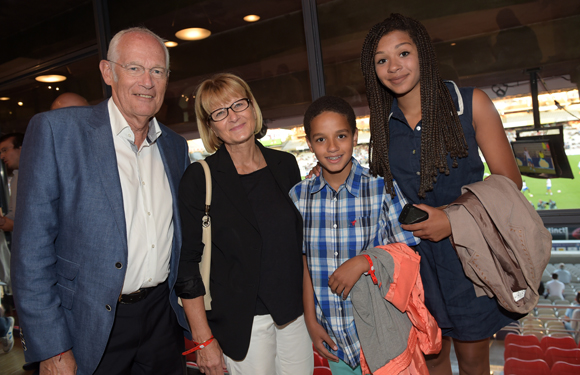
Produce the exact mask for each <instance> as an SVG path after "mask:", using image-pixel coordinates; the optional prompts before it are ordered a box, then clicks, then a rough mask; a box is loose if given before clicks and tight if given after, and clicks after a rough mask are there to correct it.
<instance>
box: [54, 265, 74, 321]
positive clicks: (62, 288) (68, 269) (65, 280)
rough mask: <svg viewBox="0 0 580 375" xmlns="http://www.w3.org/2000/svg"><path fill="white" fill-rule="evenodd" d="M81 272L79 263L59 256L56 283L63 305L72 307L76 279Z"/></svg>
mask: <svg viewBox="0 0 580 375" xmlns="http://www.w3.org/2000/svg"><path fill="white" fill-rule="evenodd" d="M78 273H79V264H77V263H74V262H71V261H68V260H66V259H64V258H61V257H58V256H57V261H56V276H57V281H56V285H57V286H58V294H59V296H60V301H61V305H62V307H64V308H65V309H69V310H70V309H71V308H72V304H73V299H74V298H73V297H74V294H75V279H76V277H77V275H78Z"/></svg>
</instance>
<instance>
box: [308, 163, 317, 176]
mask: <svg viewBox="0 0 580 375" xmlns="http://www.w3.org/2000/svg"><path fill="white" fill-rule="evenodd" d="M314 176H316V177H318V176H320V163H316V165H315V166H314V167H312V169H311V170H310V172H308V175H306V178H311V177H314Z"/></svg>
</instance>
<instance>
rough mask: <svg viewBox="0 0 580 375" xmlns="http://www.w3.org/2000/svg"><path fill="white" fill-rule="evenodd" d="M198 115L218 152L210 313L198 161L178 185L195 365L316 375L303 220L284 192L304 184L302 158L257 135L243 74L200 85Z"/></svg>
mask: <svg viewBox="0 0 580 375" xmlns="http://www.w3.org/2000/svg"><path fill="white" fill-rule="evenodd" d="M195 112H196V116H197V126H198V129H199V133H200V136H201V139H202V141H203V143H204V146H205V148H206V150H207V151H208V152H215V153H214V154H213V155H211V156H209V157H208V158H207V159H206V161H207V163H208V165H209V167H210V169H211V174H212V184H213V187H212V201H211V210H210V216H211V223H212V258H211V262H212V264H211V281H210V291H211V296H212V302H211V310H209V311H207V312H206V311H205V308H204V302H203V295H204V294H205V289H204V286H203V283H202V281H201V277H200V274H199V267H198V264H199V262H200V259H201V255H202V252H203V247H204V245H203V243H202V241H201V238H202V229H201V221H202V216H203V215H204V207H205V175H204V172H203V169H202V167H201V165H199V163H194V164H192V165H191V166H190V167H189V168H188V169H187V171H186V172H185V174H184V176H183V178H182V180H181V185H180V187H179V209H180V214H181V220H182V225H183V233H184V234H183V247H182V250H181V259H180V266H179V274H178V279H177V284H176V290H177V294H178V295H179V296H180V297H181V299H182V301H183V307H184V309H185V312H186V315H187V318H188V320H189V324H190V328H191V333H192V336H193V340H194V341H195V342H197V343H207V345H204V347H203V348H202V349H199V350H198V351H197V364H198V365H199V367H200V368H201V370H202V372H204V373H205V374H206V375H207V374H222V366H223V364H224V363H223V362H222V361H223V360H224V361H225V365H226V366H227V368H228V371H229V373H230V374H234V375H235V374H253V375H259V374H264V375H266V374H267V375H271V374H288V375H290V374H301V375H302V374H312V372H313V366H314V365H313V363H314V360H313V353H312V342H311V341H310V337H309V335H308V331H307V330H306V326H305V323H304V317H303V306H302V278H303V267H302V218H301V215H300V213H299V212H298V211H297V210H296V208H295V206H294V204H293V203H292V201H291V200H290V198H289V196H288V192H289V190H290V188H292V186H294V185H295V184H296V183H298V182H299V181H300V171H299V169H298V164H297V163H296V160H295V159H294V156H292V155H291V154H288V153H285V152H281V151H275V150H271V149H267V148H264V147H263V146H262V145H261V144H260V143H259V142H257V141H256V138H255V135H256V134H257V133H259V131H260V129H261V128H262V114H261V112H260V108H259V107H258V104H257V103H256V100H255V99H254V96H253V95H252V92H251V91H250V88H249V86H248V84H247V83H246V82H244V81H243V80H242V79H241V78H239V77H237V76H235V75H233V74H226V73H223V74H218V75H216V76H214V77H212V78H210V79H208V80H206V81H204V82H203V83H202V84H201V85H200V86H199V88H198V90H197V94H196V103H195ZM212 337H213V338H214V339H213V340H211V338H212ZM210 340H211V341H210ZM222 350H223V354H224V356H223V357H222ZM222 358H223V360H222Z"/></svg>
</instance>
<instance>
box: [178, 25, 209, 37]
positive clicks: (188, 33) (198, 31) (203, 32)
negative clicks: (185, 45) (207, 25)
mask: <svg viewBox="0 0 580 375" xmlns="http://www.w3.org/2000/svg"><path fill="white" fill-rule="evenodd" d="M210 35H211V31H209V30H207V29H202V28H200V27H192V28H190V29H183V30H179V31H178V32H176V33H175V36H176V37H178V38H179V39H181V40H201V39H205V38H207V37H208V36H210Z"/></svg>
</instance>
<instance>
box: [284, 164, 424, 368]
mask: <svg viewBox="0 0 580 375" xmlns="http://www.w3.org/2000/svg"><path fill="white" fill-rule="evenodd" d="M395 191H396V197H395V198H393V199H391V196H390V194H386V192H385V181H384V179H383V178H376V177H373V176H371V175H370V173H369V170H368V169H367V168H364V167H362V166H361V165H360V164H359V163H358V162H357V161H356V159H354V158H352V169H351V171H350V174H349V176H348V178H347V179H346V182H345V183H344V184H342V185H341V186H340V188H339V189H338V191H334V189H332V187H330V185H328V184H327V183H326V181H325V180H324V178H323V177H322V174H321V175H320V176H319V177H316V178H312V179H307V180H304V181H302V182H300V183H298V184H297V185H296V186H294V187H293V188H292V190H290V197H291V198H292V201H293V202H294V204H295V205H296V207H297V208H298V210H299V211H300V213H301V214H302V217H303V218H304V247H303V251H304V253H305V254H306V255H307V261H308V269H309V270H310V275H311V277H312V284H313V286H314V299H315V305H316V317H317V319H318V322H319V323H320V324H321V325H322V326H323V327H324V329H326V332H328V334H329V335H330V337H331V338H332V340H333V341H334V342H335V343H336V344H337V346H338V351H333V350H331V349H330V348H328V346H327V348H328V349H329V350H330V351H331V352H332V353H333V354H335V355H336V356H338V357H339V358H340V359H342V360H343V361H345V362H346V363H348V364H349V365H350V366H351V367H353V368H354V367H356V366H358V365H359V363H360V343H359V339H358V335H357V332H356V327H355V324H354V315H353V309H352V303H351V301H350V295H349V296H348V298H347V299H346V300H343V299H342V297H339V296H338V295H336V294H334V293H333V292H332V291H331V290H330V288H329V287H328V278H329V277H330V275H332V273H333V272H334V271H335V270H336V269H337V268H338V267H339V266H340V265H341V264H343V263H344V262H346V261H347V260H349V259H350V258H352V257H354V256H356V255H358V254H360V252H361V251H362V250H365V249H369V248H373V247H376V246H379V245H385V244H388V243H393V242H402V243H405V244H407V245H409V246H415V245H417V244H418V243H419V242H420V240H419V239H418V238H416V237H414V236H413V234H412V233H411V232H408V231H404V230H403V229H402V228H401V227H400V224H399V220H398V218H399V214H400V213H401V210H402V209H403V206H404V205H405V204H406V203H407V202H406V199H405V197H403V194H402V193H401V191H400V190H399V187H398V186H397V185H396V183H395Z"/></svg>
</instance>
